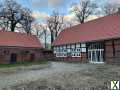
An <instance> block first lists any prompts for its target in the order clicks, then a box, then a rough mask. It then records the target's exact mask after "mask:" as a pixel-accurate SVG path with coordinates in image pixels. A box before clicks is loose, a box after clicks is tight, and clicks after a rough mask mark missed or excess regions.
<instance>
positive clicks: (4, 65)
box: [0, 60, 48, 68]
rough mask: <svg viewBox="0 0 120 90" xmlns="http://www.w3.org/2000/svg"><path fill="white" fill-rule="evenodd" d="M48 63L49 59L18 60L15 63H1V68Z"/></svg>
mask: <svg viewBox="0 0 120 90" xmlns="http://www.w3.org/2000/svg"><path fill="white" fill-rule="evenodd" d="M47 63H48V61H47V60H42V61H36V62H17V63H15V64H0V68H9V67H18V66H31V65H40V64H47Z"/></svg>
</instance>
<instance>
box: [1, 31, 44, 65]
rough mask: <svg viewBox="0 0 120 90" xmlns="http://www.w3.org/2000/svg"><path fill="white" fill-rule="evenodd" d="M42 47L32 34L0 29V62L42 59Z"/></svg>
mask: <svg viewBox="0 0 120 90" xmlns="http://www.w3.org/2000/svg"><path fill="white" fill-rule="evenodd" d="M42 48H43V47H42V45H41V43H40V41H39V40H38V38H37V37H36V36H34V35H30V34H25V33H17V32H7V31H2V30H1V31H0V64H7V63H16V62H24V61H38V60H42V59H43V53H42V51H41V50H42Z"/></svg>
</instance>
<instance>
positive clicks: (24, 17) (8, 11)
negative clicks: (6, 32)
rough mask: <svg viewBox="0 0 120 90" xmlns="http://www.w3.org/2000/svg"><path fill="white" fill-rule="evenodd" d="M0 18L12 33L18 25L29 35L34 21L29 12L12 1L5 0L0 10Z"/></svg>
mask: <svg viewBox="0 0 120 90" xmlns="http://www.w3.org/2000/svg"><path fill="white" fill-rule="evenodd" d="M0 17H1V18H4V20H6V23H7V26H10V30H11V31H12V32H14V31H15V27H16V25H17V24H18V23H19V24H21V25H22V26H23V27H24V30H25V31H26V33H30V28H31V23H32V21H33V20H34V19H33V17H32V15H31V11H30V10H29V9H27V8H23V7H22V6H21V5H20V4H18V3H17V2H16V1H14V0H5V2H4V4H3V5H2V6H1V8H0ZM4 20H3V21H4Z"/></svg>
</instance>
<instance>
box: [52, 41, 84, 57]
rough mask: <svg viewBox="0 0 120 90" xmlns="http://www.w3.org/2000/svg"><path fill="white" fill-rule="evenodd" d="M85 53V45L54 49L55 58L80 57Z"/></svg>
mask: <svg viewBox="0 0 120 90" xmlns="http://www.w3.org/2000/svg"><path fill="white" fill-rule="evenodd" d="M82 52H86V43H76V44H69V45H61V46H56V47H54V54H55V55H56V57H81V53H82Z"/></svg>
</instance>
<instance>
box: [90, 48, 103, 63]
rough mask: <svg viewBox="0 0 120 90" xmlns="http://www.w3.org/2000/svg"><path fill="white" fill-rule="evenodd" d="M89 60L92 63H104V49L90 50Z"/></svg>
mask: <svg viewBox="0 0 120 90" xmlns="http://www.w3.org/2000/svg"><path fill="white" fill-rule="evenodd" d="M88 59H89V61H90V63H104V49H91V50H88Z"/></svg>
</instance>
